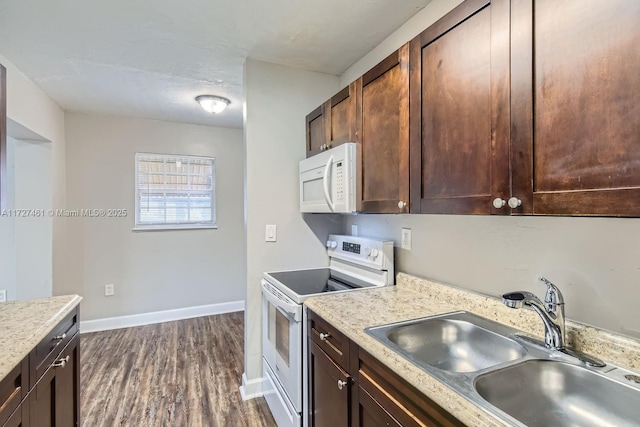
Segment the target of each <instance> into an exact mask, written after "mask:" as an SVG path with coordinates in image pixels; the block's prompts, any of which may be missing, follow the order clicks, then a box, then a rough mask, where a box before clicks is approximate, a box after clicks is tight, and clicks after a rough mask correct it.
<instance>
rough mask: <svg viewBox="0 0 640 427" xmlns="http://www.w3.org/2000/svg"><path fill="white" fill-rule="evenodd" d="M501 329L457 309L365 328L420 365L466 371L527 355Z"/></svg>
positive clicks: (492, 323)
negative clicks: (456, 310) (501, 332)
mask: <svg viewBox="0 0 640 427" xmlns="http://www.w3.org/2000/svg"><path fill="white" fill-rule="evenodd" d="M502 328H504V327H503V326H502V325H500V324H498V323H495V322H491V321H489V320H487V319H484V318H482V317H479V316H475V315H473V314H471V313H466V312H458V313H453V314H450V315H444V316H438V317H431V318H424V319H418V320H411V321H408V322H402V323H396V324H392V325H386V326H378V327H374V328H367V329H366V331H367V332H368V333H369V334H371V335H373V336H374V337H376V338H377V339H378V340H380V341H382V342H383V343H384V344H386V345H389V346H391V347H392V348H395V349H396V351H398V352H399V353H401V354H403V355H404V356H406V357H408V358H410V359H411V360H413V361H415V362H416V363H418V364H419V365H420V364H426V365H429V366H432V367H435V368H438V369H441V370H443V371H448V372H457V373H466V372H475V371H480V370H482V369H485V368H488V367H491V366H495V365H499V364H501V363H504V362H509V361H512V360H515V359H519V358H521V357H523V356H525V355H526V354H527V351H526V349H525V348H524V347H523V346H521V345H520V344H518V343H517V342H516V341H514V340H512V339H510V338H507V337H505V336H503V335H501V334H499V333H497V332H495V330H502ZM491 329H493V330H491Z"/></svg>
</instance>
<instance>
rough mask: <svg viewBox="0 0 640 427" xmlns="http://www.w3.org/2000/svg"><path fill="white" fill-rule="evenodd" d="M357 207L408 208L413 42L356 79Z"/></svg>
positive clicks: (385, 210)
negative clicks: (411, 48) (410, 76)
mask: <svg viewBox="0 0 640 427" xmlns="http://www.w3.org/2000/svg"><path fill="white" fill-rule="evenodd" d="M357 90H358V94H357V98H356V99H357V109H356V126H357V128H358V138H357V142H358V145H357V149H358V156H357V158H358V159H359V163H358V165H357V194H358V195H357V201H358V206H357V210H358V212H374V213H398V212H409V46H408V45H404V46H403V47H402V48H400V49H399V50H398V51H396V52H394V53H393V54H391V55H390V56H389V57H387V58H386V59H385V60H384V61H382V62H381V63H380V64H378V65H376V66H375V67H373V68H372V69H371V70H369V71H368V72H367V73H366V74H364V75H363V76H362V77H361V78H359V79H358V80H357Z"/></svg>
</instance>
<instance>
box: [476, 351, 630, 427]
mask: <svg viewBox="0 0 640 427" xmlns="http://www.w3.org/2000/svg"><path fill="white" fill-rule="evenodd" d="M475 388H476V390H477V392H478V393H479V394H480V396H482V397H483V398H484V399H486V400H487V401H488V402H489V403H491V404H493V405H494V406H496V407H498V408H500V409H501V410H502V411H504V412H506V413H507V414H509V415H511V416H512V417H514V418H516V419H517V420H519V421H520V422H522V423H523V424H526V425H528V426H617V427H619V426H637V425H638V424H639V423H640V410H639V409H638V408H640V391H639V390H637V389H634V388H632V387H629V386H626V385H623V384H621V383H618V382H616V381H614V380H611V379H609V378H607V377H604V376H601V375H599V374H598V373H596V372H593V371H590V370H588V369H585V368H582V367H580V366H575V365H571V364H567V363H563V362H558V361H551V360H528V361H526V362H523V363H518V364H516V365H512V366H509V367H506V368H503V369H499V370H496V371H493V372H489V373H486V374H483V375H480V376H479V377H478V378H477V379H476V381H475Z"/></svg>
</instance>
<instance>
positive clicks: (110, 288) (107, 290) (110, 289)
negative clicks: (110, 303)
mask: <svg viewBox="0 0 640 427" xmlns="http://www.w3.org/2000/svg"><path fill="white" fill-rule="evenodd" d="M114 291H115V289H114V285H113V283H109V284H107V285H104V296H105V297H112V296H113V294H114V293H115V292H114Z"/></svg>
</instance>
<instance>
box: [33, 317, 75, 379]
mask: <svg viewBox="0 0 640 427" xmlns="http://www.w3.org/2000/svg"><path fill="white" fill-rule="evenodd" d="M78 321H79V314H78V308H77V307H76V308H75V309H74V310H73V311H72V312H71V313H69V314H68V315H67V316H66V317H65V318H64V319H63V320H62V321H61V322H60V323H58V324H57V325H56V326H55V327H54V328H53V330H52V331H51V332H50V333H49V334H47V336H46V337H44V339H43V340H42V341H40V343H39V344H38V345H37V346H36V348H35V349H34V350H33V351H32V352H31V354H30V355H29V358H30V359H29V373H30V375H29V388H32V387H33V386H34V385H35V384H36V383H37V382H38V380H39V379H40V377H41V376H42V375H43V374H44V373H45V372H46V371H47V369H48V368H49V365H51V364H52V363H53V362H54V361H55V359H56V358H57V357H58V356H59V355H60V352H61V351H62V349H63V348H65V347H66V345H67V344H68V343H69V342H70V341H71V339H72V338H73V336H74V335H75V334H76V332H78V326H79V325H78Z"/></svg>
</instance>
